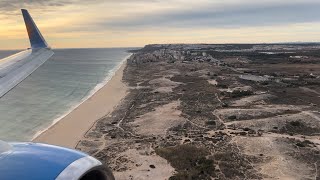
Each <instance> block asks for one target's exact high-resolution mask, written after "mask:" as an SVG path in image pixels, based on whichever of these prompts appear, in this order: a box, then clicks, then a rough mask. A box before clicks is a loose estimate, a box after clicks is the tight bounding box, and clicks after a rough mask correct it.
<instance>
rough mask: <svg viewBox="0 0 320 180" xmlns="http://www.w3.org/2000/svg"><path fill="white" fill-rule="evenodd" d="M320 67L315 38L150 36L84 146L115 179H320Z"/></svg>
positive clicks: (80, 147)
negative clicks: (118, 98) (211, 40)
mask: <svg viewBox="0 0 320 180" xmlns="http://www.w3.org/2000/svg"><path fill="white" fill-rule="evenodd" d="M318 52H319V53H318ZM318 75H320V46H318V45H314V44H311V45H149V46H146V47H145V48H143V49H141V50H139V51H136V52H134V55H133V56H132V57H131V58H130V59H129V60H128V65H127V67H126V69H125V73H124V77H123V81H124V82H126V84H127V85H128V86H129V87H130V92H129V93H128V95H127V97H126V98H125V99H123V101H122V102H121V103H120V104H119V105H118V107H117V108H116V109H115V110H114V112H112V113H111V114H109V115H107V116H106V117H104V118H102V119H100V120H98V121H97V123H96V124H95V125H94V126H93V127H92V129H90V130H89V131H88V132H87V134H86V135H85V137H84V139H83V140H82V141H80V142H79V144H78V146H77V148H78V149H80V150H82V151H85V152H87V153H89V154H91V155H93V156H95V157H97V158H98V159H100V160H102V161H103V162H105V163H106V164H108V165H109V166H110V168H111V169H112V170H113V172H114V174H115V176H116V178H117V179H173V180H175V179H319V178H320V111H319V106H320V78H319V76H318Z"/></svg>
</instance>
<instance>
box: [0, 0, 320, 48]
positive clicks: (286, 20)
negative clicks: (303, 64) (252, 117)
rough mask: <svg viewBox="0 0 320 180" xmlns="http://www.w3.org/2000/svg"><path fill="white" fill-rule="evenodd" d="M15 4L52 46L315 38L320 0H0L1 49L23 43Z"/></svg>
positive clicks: (22, 28) (318, 36)
mask: <svg viewBox="0 0 320 180" xmlns="http://www.w3.org/2000/svg"><path fill="white" fill-rule="evenodd" d="M21 8H26V9H28V10H29V12H30V14H31V15H32V16H33V19H34V20H35V22H36V23H37V25H38V27H39V29H40V30H41V32H42V34H43V35H44V37H45V38H46V39H47V41H48V43H49V44H50V45H51V46H52V47H53V48H87V47H140V46H144V45H145V44H151V43H152V44H154V43H264V42H266V43H268V42H298V41H308V42H320V1H319V0H25V1H23V0H0V11H1V12H0V49H21V48H27V47H29V42H28V39H27V34H26V30H25V26H24V22H23V19H22V16H21V13H20V9H21Z"/></svg>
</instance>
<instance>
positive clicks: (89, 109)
mask: <svg viewBox="0 0 320 180" xmlns="http://www.w3.org/2000/svg"><path fill="white" fill-rule="evenodd" d="M130 56H131V54H130V55H128V56H127V57H126V58H125V59H124V60H123V61H122V62H121V63H120V64H119V66H118V67H117V68H116V71H115V72H113V73H114V74H113V76H111V77H110V78H107V79H106V80H105V81H104V83H101V84H100V86H99V85H97V87H96V88H94V89H93V90H92V92H91V93H90V94H89V95H88V96H87V97H86V98H85V99H84V100H83V101H82V102H81V103H80V104H79V105H77V106H75V107H74V108H71V109H70V110H69V111H68V112H67V113H65V115H63V116H61V117H60V118H58V119H56V120H54V121H53V123H52V125H51V126H50V127H49V128H47V129H45V130H43V131H41V132H39V133H37V134H36V135H35V136H34V138H33V139H32V142H40V143H48V144H53V145H58V146H63V147H69V148H75V146H76V145H77V143H78V142H79V141H80V140H81V138H82V137H83V135H84V134H85V133H86V132H87V131H88V130H89V129H90V128H91V127H92V125H93V124H94V123H95V122H96V121H97V120H98V119H100V118H102V117H104V116H106V115H107V114H109V113H111V112H112V110H113V109H114V107H116V106H117V105H118V104H119V102H120V101H121V100H122V99H123V98H124V97H125V96H126V94H127V86H126V85H125V84H124V83H123V82H122V76H123V71H124V69H125V67H126V65H127V59H128V58H129V57H130ZM75 125H76V127H75Z"/></svg>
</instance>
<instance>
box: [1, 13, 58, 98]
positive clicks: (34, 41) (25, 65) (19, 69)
mask: <svg viewBox="0 0 320 180" xmlns="http://www.w3.org/2000/svg"><path fill="white" fill-rule="evenodd" d="M21 11H22V15H23V18H24V21H25V24H26V28H27V32H28V36H29V40H30V45H31V49H28V50H25V51H22V52H19V53H17V54H14V55H12V56H10V57H7V58H4V59H1V60H0V97H2V96H4V95H5V94H6V93H7V92H9V91H10V90H11V89H12V88H14V87H15V86H16V85H18V84H19V83H20V82H21V81H23V80H24V79H25V78H27V77H28V76H29V75H30V74H31V73H32V72H33V71H35V70H36V69H37V68H39V67H40V66H41V65H42V64H43V63H44V62H46V61H47V60H48V59H49V58H50V57H51V56H52V55H53V54H54V53H53V51H51V49H50V47H49V46H48V44H47V42H46V41H45V39H44V38H43V36H42V35H41V33H40V31H39V29H38V27H37V26H36V24H35V23H34V21H33V19H32V17H31V16H30V14H29V12H28V11H27V10H25V9H22V10H21Z"/></svg>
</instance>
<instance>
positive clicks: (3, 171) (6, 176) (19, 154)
mask: <svg viewBox="0 0 320 180" xmlns="http://www.w3.org/2000/svg"><path fill="white" fill-rule="evenodd" d="M0 179H1V180H11V179H12V180H16V179H29V180H46V179H48V180H51V179H52V180H53V179H56V180H73V179H74V180H78V179H80V180H87V179H93V180H95V179H96V180H113V179H114V177H113V175H112V173H111V171H110V170H109V169H108V168H107V167H106V166H104V165H103V164H102V163H101V162H100V161H98V160H97V159H95V158H93V157H91V156H88V155H87V154H85V153H82V152H79V151H76V150H71V149H67V148H62V147H57V146H52V145H47V144H39V143H5V142H3V141H0Z"/></svg>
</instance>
